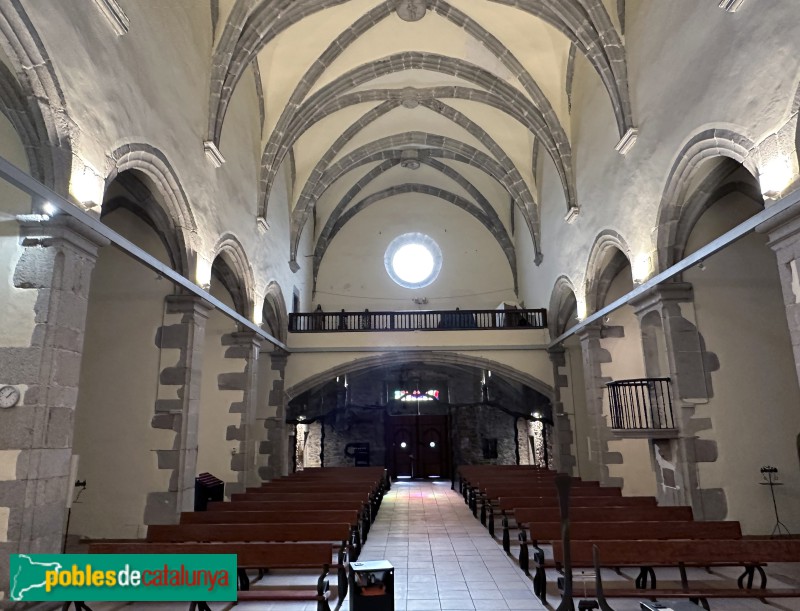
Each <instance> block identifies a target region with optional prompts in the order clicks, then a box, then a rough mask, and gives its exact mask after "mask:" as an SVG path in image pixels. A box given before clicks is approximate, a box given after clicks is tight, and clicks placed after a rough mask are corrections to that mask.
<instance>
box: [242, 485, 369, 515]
mask: <svg viewBox="0 0 800 611" xmlns="http://www.w3.org/2000/svg"><path fill="white" fill-rule="evenodd" d="M243 494H304V495H307V494H318V495H321V494H325V495H327V496H328V498H339V496H340V495H344V494H363V495H364V497H365V498H366V502H367V503H369V505H370V512H371V515H372V516H375V515H377V513H378V509H380V506H381V501H382V500H383V494H382V493H381V491H380V489H379V488H378V487H376V486H372V485H369V486H365V485H363V484H339V483H327V482H325V483H317V482H304V481H300V480H296V481H291V482H290V481H285V482H269V483H267V484H263V485H261V486H258V487H253V488H247V489H246V490H245V492H244V493H243Z"/></svg>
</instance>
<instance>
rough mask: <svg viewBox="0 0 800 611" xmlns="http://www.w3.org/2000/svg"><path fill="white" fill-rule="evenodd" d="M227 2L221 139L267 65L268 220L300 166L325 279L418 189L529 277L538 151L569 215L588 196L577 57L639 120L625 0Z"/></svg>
mask: <svg viewBox="0 0 800 611" xmlns="http://www.w3.org/2000/svg"><path fill="white" fill-rule="evenodd" d="M223 4H224V6H221V7H220V8H221V14H222V17H223V18H224V19H225V20H226V21H225V25H224V27H223V28H221V30H219V32H220V33H219V36H218V41H217V44H216V48H215V54H214V70H213V73H212V82H211V95H210V100H209V104H210V108H209V111H210V112H209V125H208V137H207V139H208V140H210V141H212V142H214V143H215V144H217V145H219V143H220V138H221V134H222V132H223V130H224V126H225V114H226V110H227V108H228V106H229V103H230V101H231V99H232V96H233V94H234V91H235V89H236V85H237V84H238V83H239V81H240V79H241V78H242V77H243V76H244V74H245V73H246V71H247V70H248V68H254V69H255V70H256V75H257V78H258V79H260V90H261V92H263V102H262V103H263V106H264V111H263V133H262V144H263V149H262V158H261V170H260V172H261V175H260V194H259V203H258V210H257V214H258V216H259V217H261V218H265V217H266V214H267V209H268V202H270V194H271V193H272V190H273V187H274V186H275V183H276V180H277V179H278V176H279V175H280V172H281V171H282V168H284V167H286V166H285V165H284V164H291V168H292V170H291V173H292V175H293V177H294V178H293V180H294V184H293V185H292V188H291V189H290V199H291V201H290V209H291V232H292V235H291V252H290V253H289V257H290V260H291V261H292V262H294V261H295V260H296V258H297V256H298V253H297V250H298V245H299V239H300V236H301V234H302V232H303V231H304V230H308V229H309V220H312V219H313V220H314V221H315V225H314V226H315V228H316V230H315V235H314V245H313V253H314V272H315V276H316V272H317V271H318V270H319V266H320V262H321V261H322V259H323V258H324V256H325V254H326V252H327V250H328V246H329V245H330V243H331V242H332V241H333V240H335V239H336V235H337V233H338V232H339V230H340V229H342V227H343V226H344V225H345V224H346V223H348V222H350V221H351V220H353V219H354V218H355V217H357V215H358V214H359V213H360V212H362V211H363V210H365V209H367V208H371V207H378V206H385V205H391V201H392V199H393V198H396V197H398V196H401V195H403V194H408V193H414V194H416V195H418V196H420V197H432V198H438V199H440V200H442V201H445V202H447V203H448V204H451V205H452V206H455V207H457V208H458V209H459V210H461V211H463V213H464V214H470V215H471V216H473V217H474V218H475V219H477V220H478V221H479V222H480V223H481V224H482V225H483V226H484V227H485V228H486V231H487V232H488V234H489V235H490V236H491V238H492V239H493V240H495V241H496V242H497V244H498V245H499V247H500V248H501V249H502V250H503V252H504V253H505V256H506V258H507V259H508V262H509V265H510V266H511V268H512V271H513V273H516V255H515V251H514V241H513V227H512V223H513V219H512V216H511V214H510V212H509V207H510V205H513V206H515V207H516V209H517V210H518V211H519V215H520V218H522V219H523V221H524V224H525V226H526V229H527V231H528V232H529V233H530V236H531V239H532V240H533V243H534V247H535V252H536V253H537V259H538V258H539V257H541V255H542V253H541V249H540V242H541V241H540V239H539V230H540V228H539V218H540V206H541V202H539V201H537V193H538V192H539V191H538V185H537V178H538V177H537V172H536V165H537V159H538V158H542V159H544V160H545V162H546V163H551V164H552V167H553V169H554V172H555V174H554V175H556V176H558V179H559V180H560V183H561V189H562V191H563V194H564V197H563V201H564V202H565V209H564V213H565V214H566V213H569V212H575V211H577V210H578V208H579V205H580V202H579V201H578V198H577V194H576V191H575V179H574V175H573V165H572V146H571V142H570V103H569V89H570V87H571V80H572V78H573V75H572V71H573V68H574V64H573V62H574V57H575V56H576V55H583V56H584V57H585V58H586V60H587V61H588V63H589V64H590V65H591V66H592V67H593V69H594V74H591V73H590V78H599V79H600V82H602V85H603V86H604V88H605V90H606V92H607V94H608V98H609V100H610V107H611V109H612V112H613V115H610V116H609V117H608V120H610V121H615V122H616V125H617V128H618V131H619V134H620V136H623V135H624V134H625V133H626V132H627V131H628V130H629V129H631V128H632V127H633V122H632V117H631V111H630V103H629V99H628V88H627V74H626V64H625V53H624V48H623V45H622V42H621V36H620V34H619V29H620V24H619V19H618V17H617V15H616V10H610V11H609V8H611V7H613V8H616V6H617V0H606V2H605V3H604V1H603V0H235V1H229V2H227V3H223ZM612 15H613V16H612ZM584 72H586V71H584ZM222 152H223V154H224V151H222ZM413 168H418V169H413ZM487 185H490V186H487Z"/></svg>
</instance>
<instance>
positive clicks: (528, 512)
mask: <svg viewBox="0 0 800 611" xmlns="http://www.w3.org/2000/svg"><path fill="white" fill-rule="evenodd" d="M514 518H515V519H516V521H517V526H518V528H526V527H528V526H531V527H532V526H534V525H535V524H538V523H541V522H560V521H561V512H560V510H559V508H558V507H539V508H530V507H521V508H518V509H516V510H515V512H514ZM691 520H692V508H691V507H658V506H656V507H650V506H640V507H637V506H634V507H573V508H571V509H570V522H571V523H572V524H575V523H577V522H659V521H665V522H688V521H691ZM503 550H504V551H505V552H506V553H507V554H511V535H510V533H509V525H508V518H507V517H506V516H503Z"/></svg>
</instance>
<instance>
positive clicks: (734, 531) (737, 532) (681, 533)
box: [519, 521, 742, 575]
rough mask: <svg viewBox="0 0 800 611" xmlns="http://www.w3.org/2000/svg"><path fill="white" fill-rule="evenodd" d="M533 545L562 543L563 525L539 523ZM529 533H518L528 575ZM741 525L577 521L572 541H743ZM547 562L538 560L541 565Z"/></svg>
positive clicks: (533, 527)
mask: <svg viewBox="0 0 800 611" xmlns="http://www.w3.org/2000/svg"><path fill="white" fill-rule="evenodd" d="M529 532H530V543H531V545H532V546H533V548H534V549H536V550H538V549H540V548H539V544H541V543H547V544H553V543H554V542H560V541H561V522H536V523H535V524H532V525H531V526H530V530H529ZM527 533H528V531H526V529H521V530H520V533H519V545H520V550H519V566H520V568H521V569H522V570H523V571H524V572H525V574H526V575H529V574H530V573H529V570H530V562H529V550H528V534H527ZM741 537H742V530H741V526H740V525H739V522H685V521H672V522H664V521H658V522H576V523H574V524H571V525H570V538H571V539H572V540H573V541H602V540H617V541H628V540H638V539H643V540H653V539H660V540H663V539H689V540H698V539H727V540H733V539H741ZM542 562H544V560H543V559H539V563H542Z"/></svg>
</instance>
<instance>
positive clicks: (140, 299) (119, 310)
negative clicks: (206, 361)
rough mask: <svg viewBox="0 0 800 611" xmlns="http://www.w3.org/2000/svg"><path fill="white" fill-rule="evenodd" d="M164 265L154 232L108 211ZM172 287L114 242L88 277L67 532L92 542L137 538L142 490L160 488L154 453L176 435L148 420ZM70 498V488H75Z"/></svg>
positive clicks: (162, 475)
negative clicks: (77, 484)
mask: <svg viewBox="0 0 800 611" xmlns="http://www.w3.org/2000/svg"><path fill="white" fill-rule="evenodd" d="M103 220H104V223H105V224H107V225H108V226H109V227H111V228H112V229H114V230H116V231H119V232H120V233H122V234H123V235H125V236H126V237H127V238H128V239H130V240H131V241H133V242H134V243H135V244H137V245H138V246H140V247H141V248H143V249H145V250H146V251H147V252H149V253H151V254H152V255H154V256H156V257H158V259H159V260H161V261H162V262H164V263H168V262H169V258H168V256H167V254H166V252H165V250H164V247H163V245H162V243H161V241H160V240H159V239H158V237H157V236H156V235H155V233H154V232H153V230H152V229H150V227H149V226H148V225H146V224H145V223H144V222H143V221H142V220H140V219H139V218H138V217H136V216H135V215H133V214H132V213H130V212H128V211H127V210H123V209H120V210H117V211H115V212H113V213H111V214H109V215H108V216H106V217H104V219H103ZM173 292H174V290H173V286H172V284H170V283H168V282H166V281H165V280H156V275H155V273H154V272H152V271H150V270H149V269H147V268H145V267H144V266H142V265H141V264H139V263H137V262H135V261H133V260H132V259H130V258H128V257H126V256H125V255H124V254H122V253H121V252H120V251H119V250H117V249H116V248H114V247H113V246H106V247H105V248H104V249H103V250H102V251H101V253H100V256H99V257H98V260H97V265H96V266H95V269H94V272H93V274H92V285H91V292H90V296H89V309H88V313H87V324H86V336H85V341H84V353H83V355H84V356H83V360H82V365H81V377H80V387H79V392H78V403H77V407H76V409H75V437H74V442H73V453H74V454H77V455H78V456H79V463H78V479H81V480H86V483H87V486H86V490H85V491H84V492H82V493H81V494H80V497H79V501H78V502H77V503H75V504H74V505H73V509H72V517H71V521H70V534H72V535H80V536H84V537H93V538H126V537H132V538H136V537H142V536H144V534H145V526H144V510H145V504H146V500H147V495H148V493H151V492H162V491H166V490H167V488H168V485H169V471H165V470H159V468H158V460H157V456H156V452H155V450H156V449H163V448H168V447H171V446H172V439H173V437H174V433H173V432H172V431H166V430H156V429H153V428H152V427H151V426H150V421H151V419H152V417H153V414H154V405H155V402H156V399H157V398H158V377H159V370H160V356H161V355H160V350H159V347H158V346H157V345H156V343H155V337H156V331H157V329H158V327H159V326H160V325H161V324H162V320H163V308H164V297H166V296H167V295H169V294H171V293H173ZM69 493H70V494H73V495H74V494H76V492H74V491H73V490H70V491H69Z"/></svg>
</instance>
